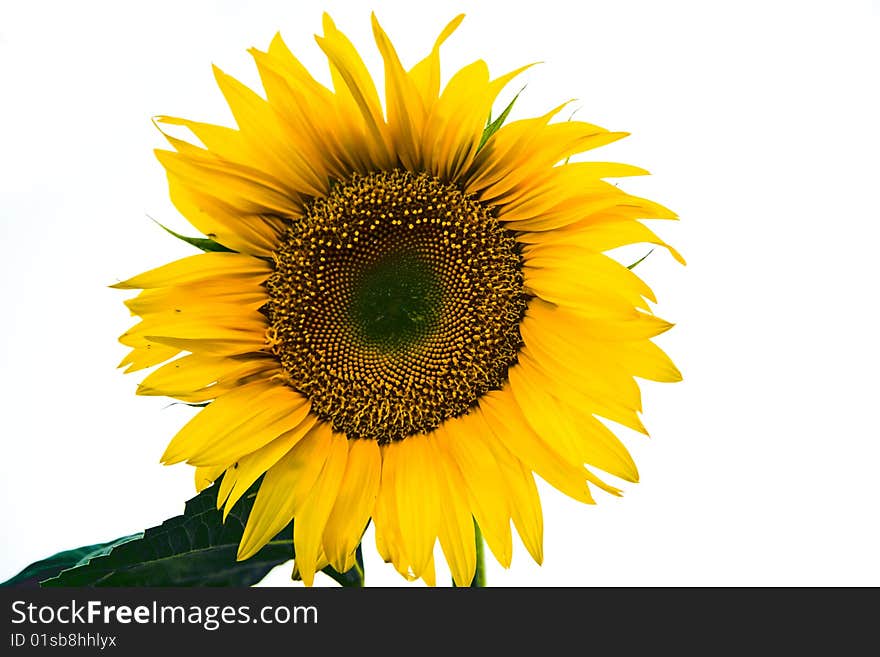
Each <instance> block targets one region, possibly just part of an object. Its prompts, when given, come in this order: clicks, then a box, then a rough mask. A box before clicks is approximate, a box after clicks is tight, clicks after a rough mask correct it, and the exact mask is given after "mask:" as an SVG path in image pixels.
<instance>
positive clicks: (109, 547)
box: [2, 481, 363, 587]
mask: <svg viewBox="0 0 880 657" xmlns="http://www.w3.org/2000/svg"><path fill="white" fill-rule="evenodd" d="M259 483H260V482H259V481H257V482H255V483H254V484H253V485H252V486H251V488H250V489H249V490H248V491H247V492H246V493H245V494H244V495H243V496H242V498H241V499H240V500H239V501H238V503H237V504H236V505H235V506H234V507H233V508H232V510H231V511H230V512H229V515H228V516H227V518H226V521H225V522H224V521H223V514H222V512H221V511H220V510H218V509H217V504H216V500H217V490H218V487H219V481H218V482H215V483H214V485H212V486H211V487H209V488H207V489H205V490H204V491H202V492H201V493H199V494H198V495H196V496H195V497H193V498H192V499H190V500H189V501H188V502H187V503H186V505H185V508H184V512H183V515H180V516H175V517H173V518H170V519H169V520H166V521H165V522H163V523H162V524H161V525H159V526H158V527H152V528H150V529H147V530H146V531H144V532H141V533H140V534H134V535H131V536H126V537H123V538H121V539H117V540H116V541H110V542H108V543H101V544H99V545H92V546H86V547H82V548H78V549H76V550H67V551H66V552H61V553H59V554H56V555H55V556H53V557H49V558H48V559H43V560H41V561H38V562H36V563H34V564H31V565H30V566H28V567H27V568H25V569H24V570H23V571H22V572H21V573H19V574H18V575H16V576H15V577H13V578H12V579H10V580H8V581H6V582H4V583H3V584H2V586H36V585H37V584H39V585H40V586H44V587H48V586H89V587H91V586H251V585H253V584H256V583H257V582H259V581H260V580H261V579H262V578H263V577H265V576H266V574H267V573H268V572H269V571H270V570H272V569H273V568H274V567H275V566H278V565H280V564H283V563H285V562H287V561H290V560H291V559H293V557H294V553H293V523H292V522H291V523H289V524H288V525H287V527H285V528H284V529H282V530H281V531H280V532H278V534H277V535H276V536H275V537H274V538H273V539H272V540H271V541H269V543H267V544H266V545H265V546H264V547H263V548H262V549H261V550H260V551H259V552H257V553H256V554H255V555H254V556H252V557H250V558H249V559H246V560H244V561H236V558H235V557H236V554H237V552H238V545H239V543H240V542H241V537H242V534H243V533H244V528H245V525H246V524H247V517H248V515H249V514H250V511H251V508H252V507H253V504H254V499H255V498H256V495H257V490H258V488H259ZM359 567H360V572H349V573H341V574H340V573H336V572H335V571H333V572H332V573H331V572H327V574H328V575H329V576H330V577H333V578H334V579H335V580H336V581H337V582H339V583H340V584H342V585H343V586H357V584H354V583H351V582H355V581H358V580H359V581H361V582H362V581H363V562H362V561H360V560H359ZM331 570H332V569H331ZM326 571H327V569H325V572H326ZM352 571H357V568H353V569H352Z"/></svg>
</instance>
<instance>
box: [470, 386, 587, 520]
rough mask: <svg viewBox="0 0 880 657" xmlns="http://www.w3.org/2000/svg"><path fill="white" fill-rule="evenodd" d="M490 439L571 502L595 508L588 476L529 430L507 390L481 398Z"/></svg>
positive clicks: (480, 411) (479, 410)
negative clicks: (569, 498)
mask: <svg viewBox="0 0 880 657" xmlns="http://www.w3.org/2000/svg"><path fill="white" fill-rule="evenodd" d="M477 412H479V413H480V414H481V415H482V416H483V419H484V420H485V421H486V424H487V426H488V427H489V429H490V430H491V436H492V437H493V438H494V439H495V440H498V441H500V442H501V444H503V445H505V446H506V447H507V448H508V449H509V450H510V452H511V453H512V454H513V455H514V456H516V457H517V458H518V459H519V460H520V461H522V462H523V464H524V465H525V466H526V467H528V468H530V469H531V470H534V471H535V473H537V474H538V475H539V476H540V477H541V478H542V479H544V481H546V482H547V483H548V484H550V485H551V486H553V487H554V488H557V489H559V490H560V491H562V492H563V493H565V494H566V495H568V496H569V497H571V498H574V499H576V500H578V501H580V502H584V503H586V504H593V503H594V500H593V496H592V495H591V494H590V491H589V489H588V487H587V483H586V482H587V477H586V472H585V471H584V470H583V469H582V468H576V467H574V466H572V465H571V464H570V463H568V462H567V461H565V460H564V459H563V458H562V457H561V456H559V454H557V453H556V452H554V451H553V450H552V449H550V448H549V447H548V446H547V445H546V444H545V443H544V442H543V441H542V440H541V438H540V437H539V436H538V435H537V434H535V432H534V431H532V429H531V428H530V427H529V425H528V422H527V421H526V419H525V417H523V415H522V411H520V409H519V406H517V404H516V400H515V399H514V398H513V396H512V395H511V394H510V391H509V389H508V390H493V391H490V392H488V393H486V394H484V395H483V396H482V397H480V405H479V408H478V411H477Z"/></svg>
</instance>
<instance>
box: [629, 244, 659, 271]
mask: <svg viewBox="0 0 880 657" xmlns="http://www.w3.org/2000/svg"><path fill="white" fill-rule="evenodd" d="M652 253H654V249H651V250H650V251H648V252H647V253H646V254H645V255H643V256H642V257H641V258H639V259H638V260H636V261H635V262H634V263H632V264H631V265H627V267H626V268H627V269H635V268H636V266H637V265H640V264H642V262H643V261H644V260H645V258H647V257H648V256H649V255H651V254H652Z"/></svg>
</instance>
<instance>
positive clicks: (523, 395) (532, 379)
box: [508, 354, 638, 488]
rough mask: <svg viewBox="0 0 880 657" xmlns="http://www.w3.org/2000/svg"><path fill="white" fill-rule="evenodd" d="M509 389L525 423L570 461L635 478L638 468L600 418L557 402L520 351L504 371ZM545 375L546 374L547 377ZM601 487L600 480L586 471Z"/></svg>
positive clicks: (630, 479) (620, 475) (623, 476)
mask: <svg viewBox="0 0 880 657" xmlns="http://www.w3.org/2000/svg"><path fill="white" fill-rule="evenodd" d="M508 375H509V378H510V389H511V391H512V392H513V396H514V398H515V399H516V401H517V404H519V407H520V409H522V411H523V415H525V417H526V419H527V420H528V422H529V425H530V426H531V427H532V429H534V431H535V433H536V434H538V435H539V436H541V438H542V439H543V440H544V442H545V443H547V444H548V445H550V446H551V447H552V448H553V449H554V450H555V451H556V452H558V453H559V454H560V455H562V456H563V458H565V459H566V460H568V461H569V462H570V463H572V464H573V465H577V466H581V465H584V464H585V463H589V464H590V465H594V466H596V467H597V468H601V469H602V470H605V471H606V472H609V473H611V474H613V475H615V476H617V477H620V478H621V479H625V480H626V481H638V471H637V470H636V465H635V463H634V462H633V460H632V457H631V456H630V455H629V452H627V450H626V448H625V447H624V446H623V444H622V443H621V442H620V441H619V440H618V439H617V437H616V436H614V434H612V433H611V432H610V431H609V430H608V429H607V428H606V427H605V426H604V425H602V423H601V422H599V421H598V420H596V418H594V417H593V416H591V415H589V414H587V413H582V412H581V411H579V410H578V409H577V407H575V406H568V405H565V404H563V403H561V402H560V401H559V400H558V399H556V398H555V397H553V395H551V394H550V391H551V390H553V389H552V388H551V389H550V390H548V389H547V388H544V387H542V386H541V383H543V382H542V381H539V380H537V376H536V367H534V366H533V365H532V363H531V361H530V360H528V359H527V358H526V357H525V356H523V355H522V354H521V358H520V362H519V363H518V364H517V365H516V366H515V367H511V368H510V371H509V372H508ZM548 379H549V377H548ZM588 479H589V481H591V482H592V483H594V484H596V485H598V486H601V487H603V488H605V484H604V482H601V481H600V480H599V479H598V478H594V477H591V476H590V475H588Z"/></svg>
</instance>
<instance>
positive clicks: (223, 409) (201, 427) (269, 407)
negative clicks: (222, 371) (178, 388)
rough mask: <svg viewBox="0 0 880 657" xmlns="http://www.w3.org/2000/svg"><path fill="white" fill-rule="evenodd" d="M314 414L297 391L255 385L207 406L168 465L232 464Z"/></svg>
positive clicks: (167, 457)
mask: <svg viewBox="0 0 880 657" xmlns="http://www.w3.org/2000/svg"><path fill="white" fill-rule="evenodd" d="M308 411H309V404H308V402H307V401H306V399H305V398H304V397H302V396H301V395H300V394H299V393H297V392H296V391H294V390H293V389H292V388H289V387H287V386H284V385H279V384H278V383H277V382H274V381H270V382H264V381H257V382H254V383H250V384H248V385H245V386H242V387H241V388H238V389H236V390H233V391H232V392H229V393H227V394H225V395H222V396H221V397H219V398H217V399H216V400H215V401H213V402H211V403H210V404H208V406H207V407H205V408H203V409H202V410H201V411H200V412H199V413H198V415H196V416H195V417H193V418H192V419H191V420H190V421H189V422H188V423H187V424H186V425H185V426H184V427H183V428H182V429H181V430H180V431H179V432H178V433H177V435H176V436H174V438H173V439H172V440H171V443H170V444H169V445H168V448H167V449H166V450H165V454H163V456H162V462H163V463H166V464H172V463H178V462H180V461H184V460H185V461H187V462H188V463H190V464H192V465H221V464H229V463H232V462H233V461H235V460H237V459H238V458H241V457H242V456H244V455H245V454H249V453H250V452H253V451H255V450H257V449H259V448H260V447H262V446H263V445H265V444H266V443H268V442H269V441H271V440H274V439H275V438H277V437H278V436H280V435H281V434H282V433H285V432H286V431H290V430H291V429H293V428H294V427H296V426H297V425H298V424H299V423H300V422H302V420H303V419H304V418H305V416H306V414H307V413H308Z"/></svg>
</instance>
